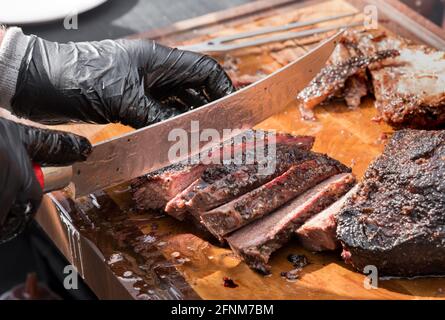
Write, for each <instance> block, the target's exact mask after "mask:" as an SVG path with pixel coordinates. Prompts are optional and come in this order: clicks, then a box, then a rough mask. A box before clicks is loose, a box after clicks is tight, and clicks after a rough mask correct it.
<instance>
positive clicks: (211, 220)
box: [201, 153, 350, 238]
mask: <svg viewBox="0 0 445 320" xmlns="http://www.w3.org/2000/svg"><path fill="white" fill-rule="evenodd" d="M342 172H350V169H349V168H347V167H346V166H344V165H343V164H341V163H340V162H338V161H336V160H334V159H332V158H329V157H328V156H326V155H322V154H317V153H308V160H306V161H303V162H301V163H298V164H296V165H293V166H292V167H290V168H289V169H288V170H287V171H286V172H284V173H283V174H282V175H280V176H278V177H276V178H275V179H273V180H271V181H269V182H268V183H266V184H264V185H262V186H261V187H259V188H257V189H255V190H253V191H250V192H248V193H246V194H244V195H242V196H241V197H239V198H236V199H235V200H232V201H230V202H228V203H226V204H224V205H222V206H220V207H218V208H215V209H213V210H210V211H207V212H204V213H202V214H201V221H202V223H203V224H204V225H205V226H206V227H207V228H208V229H209V231H210V232H212V233H213V234H214V235H215V236H216V237H218V238H221V237H223V236H225V235H227V234H228V233H230V232H232V231H234V230H237V229H239V228H241V227H242V226H244V225H246V224H248V223H250V222H252V221H254V220H256V219H259V218H261V217H262V216H264V215H267V214H269V213H271V212H272V211H273V210H275V209H277V208H278V207H280V206H282V205H283V204H285V203H286V202H288V201H290V200H292V199H293V198H295V197H296V196H298V195H300V194H302V193H303V192H305V191H306V190H308V189H310V188H312V187H314V186H315V185H317V184H318V183H320V182H321V181H323V180H325V179H327V178H329V177H331V176H333V175H336V174H338V173H342Z"/></svg>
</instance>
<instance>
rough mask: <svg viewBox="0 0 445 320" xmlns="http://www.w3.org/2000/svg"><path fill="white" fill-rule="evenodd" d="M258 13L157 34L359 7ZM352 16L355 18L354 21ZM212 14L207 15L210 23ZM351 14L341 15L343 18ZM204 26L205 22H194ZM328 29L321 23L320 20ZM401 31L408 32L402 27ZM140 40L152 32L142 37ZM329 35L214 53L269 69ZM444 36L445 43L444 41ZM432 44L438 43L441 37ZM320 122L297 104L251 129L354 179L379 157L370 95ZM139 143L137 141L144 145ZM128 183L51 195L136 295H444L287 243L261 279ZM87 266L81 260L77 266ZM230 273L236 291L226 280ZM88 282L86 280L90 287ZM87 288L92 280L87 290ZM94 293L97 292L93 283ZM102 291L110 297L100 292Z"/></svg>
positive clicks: (443, 287)
mask: <svg viewBox="0 0 445 320" xmlns="http://www.w3.org/2000/svg"><path fill="white" fill-rule="evenodd" d="M284 2H285V1H279V3H280V5H279V6H277V7H276V8H269V9H268V10H262V11H261V12H260V13H258V15H255V16H248V15H247V16H246V15H244V16H243V17H241V18H240V19H234V18H233V17H231V16H230V19H229V20H228V21H225V20H224V21H222V22H219V23H217V24H215V23H212V24H210V25H209V26H208V27H206V28H204V27H202V26H200V25H199V24H194V25H193V28H195V29H194V30H186V31H184V32H180V31H178V30H176V31H175V32H172V30H174V29H175V28H170V29H168V30H167V32H165V33H163V32H162V31H161V30H157V31H156V32H155V33H154V34H156V36H157V37H158V38H159V39H160V41H162V42H164V43H166V44H170V45H172V44H182V43H192V42H196V41H200V40H203V39H205V38H207V37H209V36H219V35H224V34H232V33H235V32H240V31H243V30H251V29H253V28H257V27H259V26H263V25H279V24H284V23H287V22H291V21H296V20H310V19H312V18H316V17H320V16H328V15H335V14H340V13H345V12H352V11H355V10H357V6H358V5H357V3H356V1H354V2H355V3H354V5H355V6H353V5H352V4H350V3H348V2H347V1H342V0H331V1H311V2H310V3H309V4H310V5H308V3H306V2H305V3H292V4H286V5H282V4H283V3H284ZM359 18H360V17H356V18H353V19H359ZM214 21H215V20H213V22H214ZM350 21H351V18H348V20H344V21H342V22H343V23H346V22H350ZM201 23H203V22H202V21H201ZM322 25H325V24H322ZM380 27H381V28H389V29H392V30H395V31H396V32H397V33H400V34H405V35H412V32H411V31H409V30H408V31H406V30H405V29H403V27H401V26H400V24H396V23H394V22H393V21H389V20H388V21H386V23H385V22H382V23H380ZM400 30H405V31H400ZM143 36H144V37H150V34H148V33H146V34H144V35H143ZM424 36H425V37H424V39H419V37H418V35H417V36H415V38H416V40H417V41H423V42H426V43H436V44H439V45H440V43H439V42H440V39H441V38H440V37H439V39H438V38H436V36H437V35H436V34H435V33H434V32H431V33H428V32H426V33H425V35H424ZM322 37H326V35H323V36H318V37H312V38H311V39H305V40H298V41H297V40H290V41H287V42H285V43H284V44H269V45H265V46H263V47H262V48H253V49H252V48H251V49H244V50H239V51H237V52H232V53H230V54H226V55H224V56H220V57H217V58H218V59H220V60H221V61H227V59H235V61H237V66H238V69H236V70H231V71H230V72H232V74H237V75H242V74H255V73H257V72H261V73H264V74H268V73H270V72H273V71H274V70H277V69H278V68H280V67H281V66H283V65H285V64H287V63H288V62H289V61H291V60H293V59H294V58H295V57H297V56H299V55H301V54H302V53H304V52H305V51H307V50H309V48H310V47H311V46H312V45H313V43H314V42H316V41H318V40H320V39H321V38H322ZM442 40H443V39H442ZM438 41H439V42H438ZM316 116H317V121H313V122H307V121H303V120H301V117H300V114H299V112H298V110H297V107H296V105H295V104H292V105H289V107H288V108H287V110H286V111H285V112H283V113H281V114H278V115H275V116H273V117H271V118H269V119H268V120H266V121H264V122H263V123H261V124H259V125H258V128H262V129H273V130H278V131H285V132H290V133H294V134H305V135H314V136H315V137H316V143H315V146H314V150H315V151H318V152H324V153H327V154H328V155H330V156H331V157H334V158H336V159H338V160H340V161H342V162H343V163H345V164H347V165H349V166H351V167H352V168H353V172H354V173H355V174H356V175H357V176H358V177H361V176H362V175H363V172H364V171H365V170H366V168H367V166H368V165H369V163H370V162H371V161H372V160H373V159H374V158H375V157H376V156H377V155H379V154H380V153H381V151H382V149H383V147H384V144H385V141H386V139H387V138H388V136H389V135H390V134H391V132H392V129H391V128H390V127H388V126H387V125H385V124H383V123H377V122H375V121H373V117H375V116H376V110H375V108H374V106H373V100H372V99H371V98H367V99H365V101H364V102H363V103H362V105H361V106H360V108H358V109H357V110H350V109H348V108H347V107H346V106H345V105H344V104H343V103H342V102H335V103H329V104H327V105H324V106H320V107H317V108H316ZM58 128H59V129H64V130H70V131H75V132H77V133H81V134H84V135H86V136H88V138H89V139H90V140H91V141H92V142H98V141H103V140H104V139H107V138H110V137H113V136H116V135H119V134H122V133H124V132H128V131H129V130H131V129H130V128H128V127H124V126H121V125H106V126H93V125H75V126H63V127H60V126H58ZM141 148H143V146H141ZM127 191H128V188H127V186H125V185H123V186H119V187H117V188H113V189H110V190H107V191H104V192H100V193H98V194H96V195H95V197H90V198H85V199H81V200H77V201H76V202H73V201H72V200H69V199H67V198H66V197H65V195H64V194H62V193H56V194H55V195H54V196H55V199H58V201H59V205H60V206H61V207H63V208H64V209H66V210H68V211H67V213H71V214H72V216H71V220H72V222H73V224H74V225H75V226H76V228H78V230H80V233H81V234H82V235H83V236H85V237H86V238H87V239H89V241H91V244H92V245H94V246H95V247H96V248H97V249H98V250H99V251H100V252H101V254H102V255H103V260H104V264H105V265H106V267H107V268H109V270H111V272H112V274H114V275H115V277H116V278H117V279H118V280H119V282H120V283H122V284H123V286H125V288H127V289H128V291H129V292H130V294H131V296H132V297H134V298H139V299H142V298H185V299H186V298H202V299H423V298H428V299H434V298H445V279H444V278H423V279H415V280H409V279H394V280H380V281H379V285H378V289H366V288H365V286H364V280H365V276H364V275H362V274H360V273H357V272H356V271H354V270H352V269H351V268H350V267H349V266H347V265H345V264H344V263H343V262H342V261H341V259H340V253H339V252H331V253H322V254H312V253H310V252H307V251H305V250H304V249H302V248H301V247H300V246H299V244H298V243H297V242H296V241H292V242H291V243H289V244H288V245H286V246H285V247H284V248H282V249H281V250H279V251H278V252H277V253H276V254H274V255H273V257H272V259H271V265H272V275H270V276H266V277H265V276H262V275H259V274H257V273H255V272H254V271H252V270H250V269H249V268H248V267H247V265H246V264H244V263H243V262H242V261H240V260H239V259H238V258H237V257H236V256H234V255H233V254H232V252H231V250H229V249H227V248H223V247H219V246H217V245H216V244H215V243H213V242H212V241H209V240H210V239H209V238H208V237H207V236H206V235H205V234H204V233H202V232H201V231H200V230H198V229H196V228H195V227H193V226H191V225H190V224H189V223H184V222H178V221H175V220H174V219H172V218H170V217H166V216H164V215H162V214H159V213H154V212H148V211H147V212H135V211H134V210H133V207H134V204H133V203H132V202H131V200H130V199H129V195H128V192H127ZM291 253H292V254H305V255H306V256H307V258H308V260H309V262H310V264H309V265H308V266H307V267H305V268H304V269H303V273H302V276H301V278H300V279H299V280H297V281H294V282H290V281H287V280H285V279H284V278H282V277H281V276H280V273H281V272H282V271H289V270H291V269H292V265H291V264H290V263H289V262H288V261H287V259H286V257H287V256H288V255H289V254H291ZM85 263H87V262H84V265H85ZM224 277H230V278H231V279H233V280H234V281H235V283H236V284H238V287H236V288H227V287H224V286H223V278H224ZM86 280H87V283H90V282H91V281H90V282H89V281H88V279H86ZM93 287H94V286H93ZM93 290H94V288H93ZM102 296H103V297H110V295H107V294H106V293H103V294H102Z"/></svg>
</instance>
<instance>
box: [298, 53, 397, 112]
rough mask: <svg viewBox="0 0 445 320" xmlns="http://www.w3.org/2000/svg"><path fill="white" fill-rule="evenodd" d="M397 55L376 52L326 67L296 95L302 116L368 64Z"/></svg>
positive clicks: (340, 87)
mask: <svg viewBox="0 0 445 320" xmlns="http://www.w3.org/2000/svg"><path fill="white" fill-rule="evenodd" d="M396 55H398V52H397V51H396V50H384V51H378V52H376V53H375V54H373V55H369V56H355V57H352V58H350V59H348V60H347V61H346V62H342V63H340V64H333V65H328V66H326V67H325V68H324V69H322V70H321V71H320V73H319V74H318V75H317V76H316V77H315V78H314V79H313V80H312V81H311V82H310V84H309V86H308V87H306V88H305V89H303V90H302V91H301V92H300V93H299V94H298V99H299V100H300V102H301V108H302V109H303V112H302V113H303V114H306V113H307V112H305V111H306V110H310V109H313V108H314V107H315V106H316V105H318V104H320V103H322V102H323V101H325V100H326V99H328V98H330V97H332V96H333V95H334V94H335V93H336V92H337V91H339V90H340V89H342V88H343V87H344V86H345V83H346V81H347V80H348V79H349V78H350V77H351V76H353V75H356V74H357V73H359V71H363V70H365V69H366V68H367V67H368V66H369V65H370V64H372V63H375V62H378V61H381V60H384V59H387V58H391V57H394V56H396Z"/></svg>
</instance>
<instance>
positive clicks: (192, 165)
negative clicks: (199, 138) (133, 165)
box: [131, 130, 314, 219]
mask: <svg viewBox="0 0 445 320" xmlns="http://www.w3.org/2000/svg"><path fill="white" fill-rule="evenodd" d="M270 137H271V136H270V135H269V134H268V133H267V132H264V131H256V130H249V131H247V132H244V133H242V134H240V135H239V136H236V137H235V138H232V139H231V140H229V141H228V142H225V143H223V144H222V145H221V146H220V147H218V148H215V149H214V150H210V151H205V152H203V153H201V154H200V155H199V156H197V157H193V158H191V159H187V160H186V161H183V162H180V163H176V164H172V165H170V166H167V167H165V168H161V169H159V170H157V171H155V172H152V173H149V174H147V175H145V176H142V177H139V178H136V179H134V180H133V181H132V183H131V190H132V196H133V200H134V201H135V203H136V206H137V208H138V209H140V210H147V209H164V207H165V205H166V204H167V202H168V201H170V200H171V199H173V198H174V197H175V196H176V195H178V194H179V193H181V192H182V191H183V190H184V189H186V188H187V187H188V186H190V185H191V184H192V183H193V182H195V181H196V180H197V179H199V178H200V177H201V175H202V174H203V173H204V171H205V170H206V169H207V168H210V167H216V166H218V164H220V163H223V162H224V160H225V159H226V158H229V159H232V158H235V157H238V156H239V155H242V154H243V153H245V152H247V151H248V150H251V149H254V148H255V147H256V146H257V145H258V144H265V145H267V144H268V143H274V144H285V145H294V146H298V147H300V148H302V149H306V150H310V149H311V148H312V145H313V143H314V138H313V137H309V136H294V135H291V134H287V133H277V134H276V135H275V136H274V139H273V141H269V138H270ZM202 159H205V160H206V161H205V162H203V161H201V160H202ZM177 218H179V219H182V218H183V217H182V216H180V215H178V217H177Z"/></svg>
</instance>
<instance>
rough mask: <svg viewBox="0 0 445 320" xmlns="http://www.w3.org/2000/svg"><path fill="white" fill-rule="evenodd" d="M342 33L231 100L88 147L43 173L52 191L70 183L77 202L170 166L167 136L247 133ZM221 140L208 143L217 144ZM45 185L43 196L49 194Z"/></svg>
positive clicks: (309, 74) (304, 81)
mask: <svg viewBox="0 0 445 320" xmlns="http://www.w3.org/2000/svg"><path fill="white" fill-rule="evenodd" d="M342 33H343V31H340V32H338V33H337V34H335V35H334V36H332V37H330V38H329V39H327V40H326V41H324V42H322V43H321V44H319V45H318V46H317V47H316V48H314V49H313V50H311V51H309V52H308V53H306V54H305V55H304V56H302V57H301V58H299V59H297V60H296V61H294V62H292V63H290V64H288V65H287V66H285V67H283V68H281V69H279V70H277V71H276V72H274V73H272V74H271V75H269V76H267V77H265V78H264V79H262V80H260V81H258V82H256V83H253V84H251V85H249V86H247V87H245V88H243V89H241V90H239V91H237V92H235V93H233V94H230V95H228V96H226V97H223V98H221V99H219V100H216V101H213V102H211V103H208V104H207V105H205V106H202V107H200V108H197V109H195V110H192V111H189V112H187V113H184V114H182V115H179V116H176V117H174V118H171V119H168V120H166V121H163V122H160V123H156V124H153V125H151V126H148V127H145V128H142V129H139V130H135V131H133V132H131V133H128V134H125V135H122V136H119V137H116V138H112V139H109V140H106V141H104V142H101V143H98V144H96V145H94V146H93V151H92V153H91V155H90V156H89V157H88V159H87V160H86V161H85V162H80V163H76V164H74V165H73V166H72V167H69V168H67V167H64V168H60V169H58V170H59V171H60V173H61V174H60V176H59V177H58V175H57V174H56V173H55V172H54V170H49V172H52V175H51V177H52V180H54V181H57V187H60V185H61V184H63V183H61V181H65V184H67V179H69V180H71V181H72V182H73V183H74V185H75V194H76V197H82V196H85V195H88V194H91V193H93V192H94V191H98V190H102V189H105V188H107V187H111V186H114V185H117V184H120V183H123V182H127V181H129V180H131V179H133V178H137V177H139V176H142V175H144V174H147V173H149V172H151V171H154V170H156V169H159V168H162V167H164V166H166V165H169V164H171V163H172V159H171V154H170V153H169V150H171V149H170V148H171V147H172V146H174V145H175V144H176V143H177V141H176V140H174V139H172V136H171V134H172V132H185V133H186V134H187V136H188V137H187V138H190V137H191V136H192V135H195V136H196V135H197V134H198V135H199V132H202V130H205V129H213V130H216V131H217V132H218V133H219V134H220V137H222V138H224V140H225V139H229V138H231V137H233V136H234V135H236V134H239V133H240V131H239V130H241V131H243V130H248V129H251V128H252V127H253V126H255V125H256V124H258V123H260V122H261V121H263V120H265V119H267V118H269V117H270V116H272V115H274V114H276V113H279V112H281V111H283V110H284V109H285V108H286V107H287V106H288V104H289V103H290V102H292V101H293V100H294V99H295V97H296V95H297V93H298V92H299V91H301V90H302V89H303V88H305V87H306V86H307V85H308V83H309V82H310V81H311V80H312V79H313V78H314V77H315V75H316V74H317V73H318V72H319V71H320V70H321V68H323V66H324V65H325V63H326V61H327V59H328V58H329V56H330V55H331V53H332V51H333V50H334V47H335V46H336V44H337V43H338V41H339V40H340V37H341V34H342ZM228 129H229V131H230V130H233V129H237V130H238V131H237V130H234V131H233V135H230V134H229V136H228V135H227V130H228ZM178 130H179V131H178ZM222 138H221V140H220V141H214V143H215V144H218V143H220V142H221V141H222V140H223V139H222ZM207 146H208V145H207ZM199 147H200V145H199V144H198V145H196V144H193V143H191V144H190V145H189V146H188V148H187V153H186V155H185V156H184V157H183V158H186V157H188V156H190V155H192V154H196V153H197V152H198V151H199ZM176 160H181V159H179V158H177V159H176ZM56 171H57V170H56ZM44 173H45V171H44ZM62 175H63V178H62V177H61V176H62ZM45 180H46V179H45ZM45 185H46V186H47V187H46V190H45V191H50V189H54V188H52V187H51V186H49V185H47V184H46V183H45Z"/></svg>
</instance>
